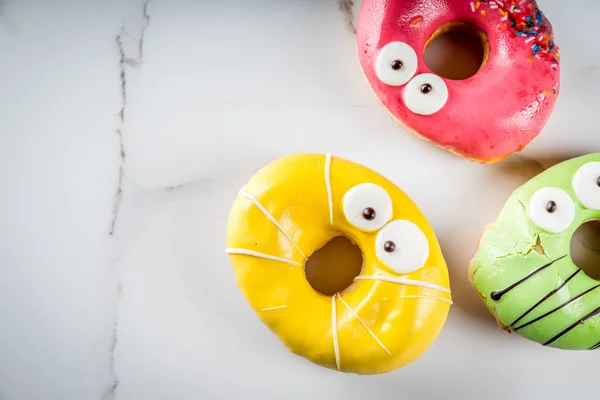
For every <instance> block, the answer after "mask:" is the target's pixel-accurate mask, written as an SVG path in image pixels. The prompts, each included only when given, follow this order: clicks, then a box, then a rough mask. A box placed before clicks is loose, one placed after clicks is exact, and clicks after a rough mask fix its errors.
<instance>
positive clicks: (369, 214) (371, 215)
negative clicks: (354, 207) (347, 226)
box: [363, 207, 375, 221]
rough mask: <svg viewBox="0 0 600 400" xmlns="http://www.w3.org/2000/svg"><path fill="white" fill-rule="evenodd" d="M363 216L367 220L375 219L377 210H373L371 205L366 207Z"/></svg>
mask: <svg viewBox="0 0 600 400" xmlns="http://www.w3.org/2000/svg"><path fill="white" fill-rule="evenodd" d="M363 218H364V219H366V220H367V221H373V220H374V219H375V210H373V209H372V208H371V207H369V208H365V210H364V211H363Z"/></svg>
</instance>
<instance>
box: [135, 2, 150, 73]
mask: <svg viewBox="0 0 600 400" xmlns="http://www.w3.org/2000/svg"><path fill="white" fill-rule="evenodd" d="M149 2H150V0H146V1H145V2H144V5H143V7H142V18H143V19H144V26H143V27H142V32H141V34H140V42H139V49H138V53H139V61H140V64H141V63H142V62H143V61H144V34H145V33H146V29H147V28H148V26H149V25H150V14H148V3H149Z"/></svg>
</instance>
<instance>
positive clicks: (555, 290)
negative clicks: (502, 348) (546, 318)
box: [510, 269, 581, 328]
mask: <svg viewBox="0 0 600 400" xmlns="http://www.w3.org/2000/svg"><path fill="white" fill-rule="evenodd" d="M580 272H581V270H580V269H577V271H575V272H574V273H573V274H571V275H570V276H569V277H568V278H567V279H566V280H565V281H564V282H563V283H562V284H561V285H560V286H558V287H557V288H556V289H553V290H552V291H550V292H548V294H547V295H545V296H544V297H542V298H541V300H540V301H538V302H537V303H535V304H534V305H533V306H532V307H531V308H530V309H529V310H527V311H525V312H524V313H523V314H522V315H521V316H520V317H519V318H517V319H516V320H515V321H514V322H513V323H512V324H510V328H512V327H513V326H515V325H516V324H517V323H518V322H519V321H520V320H522V319H523V318H525V317H526V316H527V315H529V313H530V312H532V311H533V310H535V309H536V308H538V306H539V305H540V304H542V303H543V302H544V301H546V300H548V299H549V298H550V297H551V296H552V295H553V294H554V293H556V292H558V291H559V290H560V289H562V288H563V287H565V286H566V285H567V283H569V281H570V280H571V279H573V278H575V276H576V275H577V274H578V273H580Z"/></svg>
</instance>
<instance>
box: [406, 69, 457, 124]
mask: <svg viewBox="0 0 600 400" xmlns="http://www.w3.org/2000/svg"><path fill="white" fill-rule="evenodd" d="M447 101H448V87H447V86H446V82H444V80H443V79H442V78H440V77H439V76H437V75H434V74H421V75H418V76H415V77H414V78H413V80H411V81H410V82H409V83H408V85H406V88H405V89H404V103H405V104H406V107H408V109H409V110H410V111H412V112H413V113H415V114H420V115H431V114H435V113H436V112H438V111H440V110H441V109H442V107H444V106H445V105H446V102H447Z"/></svg>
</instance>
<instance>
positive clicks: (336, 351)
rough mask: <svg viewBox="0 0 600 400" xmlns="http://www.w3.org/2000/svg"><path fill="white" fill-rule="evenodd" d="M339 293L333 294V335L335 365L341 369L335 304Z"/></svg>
mask: <svg viewBox="0 0 600 400" xmlns="http://www.w3.org/2000/svg"><path fill="white" fill-rule="evenodd" d="M337 296H338V295H337V294H336V295H335V296H331V335H332V336H333V352H334V354H335V365H336V366H337V369H338V371H339V370H340V345H339V343H338V332H337V308H336V306H335V298H336V297H337Z"/></svg>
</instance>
